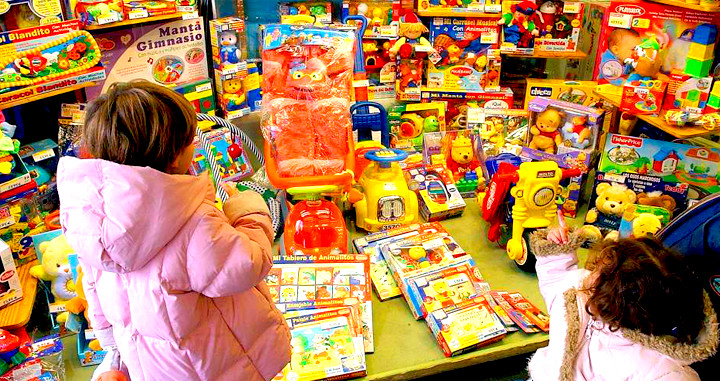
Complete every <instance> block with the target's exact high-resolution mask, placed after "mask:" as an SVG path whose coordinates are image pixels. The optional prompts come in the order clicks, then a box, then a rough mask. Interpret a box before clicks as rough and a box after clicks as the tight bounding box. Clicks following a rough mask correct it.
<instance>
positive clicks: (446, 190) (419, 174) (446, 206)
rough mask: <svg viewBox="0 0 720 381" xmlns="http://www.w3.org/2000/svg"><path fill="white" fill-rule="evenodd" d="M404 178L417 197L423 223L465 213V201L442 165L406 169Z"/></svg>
mask: <svg viewBox="0 0 720 381" xmlns="http://www.w3.org/2000/svg"><path fill="white" fill-rule="evenodd" d="M405 178H406V180H407V182H408V186H409V188H410V190H414V191H415V192H417V194H418V196H419V197H418V198H419V201H420V215H421V216H422V217H423V218H424V219H425V221H428V222H431V221H440V220H444V219H447V218H450V217H454V216H460V215H462V214H463V212H464V211H465V206H466V204H465V200H463V198H462V195H461V194H460V191H458V189H457V187H456V186H455V183H454V182H453V175H452V172H450V171H448V170H447V169H446V168H445V166H444V165H442V164H440V165H417V166H412V167H408V168H406V169H405Z"/></svg>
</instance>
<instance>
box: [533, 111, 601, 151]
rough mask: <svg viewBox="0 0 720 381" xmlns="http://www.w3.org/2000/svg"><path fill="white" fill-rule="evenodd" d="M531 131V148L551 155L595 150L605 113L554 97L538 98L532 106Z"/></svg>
mask: <svg viewBox="0 0 720 381" xmlns="http://www.w3.org/2000/svg"><path fill="white" fill-rule="evenodd" d="M528 110H529V111H530V123H529V125H530V133H529V134H527V147H529V148H530V149H532V150H536V151H544V152H546V153H549V154H555V153H562V152H560V151H559V150H558V148H560V147H561V146H562V147H563V148H572V149H576V150H583V151H585V152H587V153H591V152H592V151H593V150H594V149H595V147H596V144H597V143H596V140H597V135H598V131H599V130H600V128H601V126H602V124H603V118H604V117H605V114H604V112H603V111H602V110H598V109H596V108H591V107H586V106H581V105H577V104H573V103H568V102H563V101H557V100H554V99H546V98H536V99H533V100H532V101H530V103H529V105H528Z"/></svg>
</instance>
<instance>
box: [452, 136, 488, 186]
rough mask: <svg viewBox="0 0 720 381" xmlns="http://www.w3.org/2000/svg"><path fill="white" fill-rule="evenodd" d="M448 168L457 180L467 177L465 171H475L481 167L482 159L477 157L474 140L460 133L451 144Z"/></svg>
mask: <svg viewBox="0 0 720 381" xmlns="http://www.w3.org/2000/svg"><path fill="white" fill-rule="evenodd" d="M446 166H447V169H448V170H450V172H452V174H453V177H454V178H455V181H457V180H460V179H462V178H463V177H465V173H467V172H472V171H475V170H476V169H477V168H479V167H480V161H479V160H478V159H477V157H475V152H474V150H473V143H472V140H470V139H469V138H467V137H465V136H462V135H458V136H457V137H456V138H455V139H453V140H452V143H451V144H450V155H448V156H447V161H446Z"/></svg>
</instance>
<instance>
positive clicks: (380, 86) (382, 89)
mask: <svg viewBox="0 0 720 381" xmlns="http://www.w3.org/2000/svg"><path fill="white" fill-rule="evenodd" d="M390 46H391V44H390V42H389V41H382V40H377V39H364V40H363V54H364V57H365V73H366V75H367V79H368V83H369V86H368V99H369V100H373V99H395V79H396V78H395V74H396V68H397V64H396V62H395V60H393V59H390V53H389V52H388V49H390Z"/></svg>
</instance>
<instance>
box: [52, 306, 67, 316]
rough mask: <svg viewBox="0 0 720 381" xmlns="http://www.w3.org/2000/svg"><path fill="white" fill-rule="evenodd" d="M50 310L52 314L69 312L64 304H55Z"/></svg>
mask: <svg viewBox="0 0 720 381" xmlns="http://www.w3.org/2000/svg"><path fill="white" fill-rule="evenodd" d="M48 309H49V310H50V313H51V314H57V313H60V312H65V311H67V309H65V305H64V304H55V303H53V304H51V305H50V306H49V308H48Z"/></svg>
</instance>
